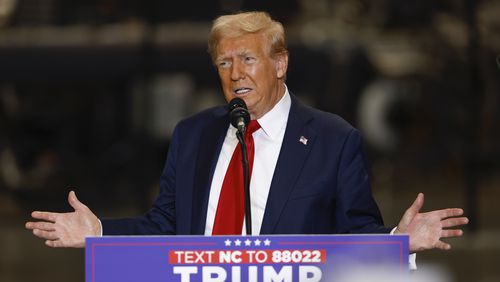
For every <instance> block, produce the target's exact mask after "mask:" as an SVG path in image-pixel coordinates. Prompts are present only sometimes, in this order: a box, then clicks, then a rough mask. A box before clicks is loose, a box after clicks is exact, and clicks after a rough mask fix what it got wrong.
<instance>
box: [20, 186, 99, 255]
mask: <svg viewBox="0 0 500 282" xmlns="http://www.w3.org/2000/svg"><path fill="white" fill-rule="evenodd" d="M68 203H69V204H70V205H71V206H72V207H73V208H74V209H75V211H74V212H68V213H54V212H41V211H34V212H32V213H31V216H32V217H33V218H34V219H38V220H41V221H37V222H26V228H27V229H30V230H33V234H34V235H35V236H37V237H40V238H42V239H45V244H46V245H47V246H49V247H73V248H83V247H85V237H87V236H100V235H101V234H102V231H101V223H100V222H99V219H98V218H97V216H95V214H94V213H93V212H92V211H91V210H90V209H89V208H88V207H87V206H86V205H84V204H83V203H81V202H80V201H78V199H77V198H76V195H75V192H74V191H71V192H69V195H68Z"/></svg>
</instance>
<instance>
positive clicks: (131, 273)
mask: <svg viewBox="0 0 500 282" xmlns="http://www.w3.org/2000/svg"><path fill="white" fill-rule="evenodd" d="M85 261H86V269H85V274H86V279H85V281H86V282H113V281H117V282H118V281H119V282H127V281H134V282H136V281H147V282H156V281H158V282H159V281H169V282H175V281H179V282H188V281H203V282H218V281H231V282H241V281H249V282H260V281H269V282H271V281H284V282H292V281H300V282H312V281H340V277H342V276H343V275H344V274H346V273H349V274H353V273H357V272H358V271H357V270H358V269H361V268H362V269H363V271H362V273H365V274H366V273H369V270H370V269H377V270H380V269H382V268H383V269H390V271H389V273H390V275H391V277H392V278H394V277H397V275H399V274H400V273H406V272H407V270H408V236H405V235H307V236H306V235H299V236H285V235H270V236H264V235H262V236H147V237H134V236H111V237H93V238H87V240H86V250H85Z"/></svg>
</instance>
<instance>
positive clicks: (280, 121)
mask: <svg viewBox="0 0 500 282" xmlns="http://www.w3.org/2000/svg"><path fill="white" fill-rule="evenodd" d="M291 105H292V100H291V98H290V93H289V92H288V87H287V86H286V84H285V95H283V97H281V99H280V100H279V102H278V103H276V105H274V107H273V108H272V109H271V110H270V111H269V112H267V113H266V114H265V115H263V116H262V117H261V118H259V119H258V120H257V121H258V122H259V124H260V126H261V128H262V129H263V130H264V133H265V134H266V135H267V136H268V137H269V138H271V139H274V138H276V137H277V136H278V135H279V134H280V131H281V129H282V128H283V127H285V126H286V123H287V121H288V113H289V112H290V107H291Z"/></svg>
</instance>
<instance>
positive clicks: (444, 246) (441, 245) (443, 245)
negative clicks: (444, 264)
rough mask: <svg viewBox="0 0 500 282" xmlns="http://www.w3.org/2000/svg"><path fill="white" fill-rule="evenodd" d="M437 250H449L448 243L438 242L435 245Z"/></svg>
mask: <svg viewBox="0 0 500 282" xmlns="http://www.w3.org/2000/svg"><path fill="white" fill-rule="evenodd" d="M435 247H436V248H437V249H440V250H449V249H451V245H450V244H448V243H445V242H443V241H438V242H437V243H436V246H435Z"/></svg>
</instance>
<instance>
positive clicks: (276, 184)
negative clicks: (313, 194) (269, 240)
mask: <svg viewBox="0 0 500 282" xmlns="http://www.w3.org/2000/svg"><path fill="white" fill-rule="evenodd" d="M311 119H312V116H311V115H310V114H309V112H308V111H307V109H306V108H305V106H303V105H302V104H301V103H300V102H299V101H298V100H297V99H296V98H295V97H294V96H292V105H291V108H290V114H289V116H288V122H287V127H286V131H285V136H284V138H283V144H282V145H281V150H280V155H279V157H278V162H277V164H276V168H275V170H274V175H273V180H272V182H271V189H270V190H269V196H268V198H267V203H266V210H265V213H264V219H263V221H262V227H261V230H260V233H261V234H272V233H274V232H273V230H274V228H275V226H276V223H277V222H278V220H279V218H280V215H281V212H282V210H283V208H284V207H285V204H286V202H287V201H288V198H289V195H290V192H291V191H292V189H293V187H294V186H295V183H296V182H297V180H298V179H299V176H300V173H301V170H302V167H303V165H304V163H305V161H306V158H307V156H308V154H309V152H310V150H311V147H312V145H313V143H314V140H315V137H316V131H315V130H314V129H312V128H311V127H310V126H308V125H307V124H308V123H309V121H310V120H311ZM301 137H304V138H306V139H307V141H305V140H304V139H302V141H301ZM304 142H305V143H306V144H304ZM292 176H293V177H292Z"/></svg>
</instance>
